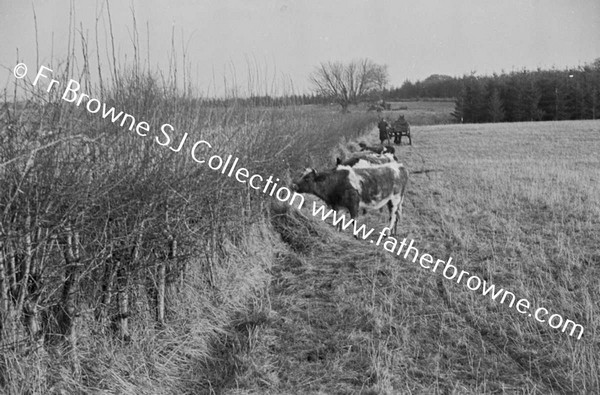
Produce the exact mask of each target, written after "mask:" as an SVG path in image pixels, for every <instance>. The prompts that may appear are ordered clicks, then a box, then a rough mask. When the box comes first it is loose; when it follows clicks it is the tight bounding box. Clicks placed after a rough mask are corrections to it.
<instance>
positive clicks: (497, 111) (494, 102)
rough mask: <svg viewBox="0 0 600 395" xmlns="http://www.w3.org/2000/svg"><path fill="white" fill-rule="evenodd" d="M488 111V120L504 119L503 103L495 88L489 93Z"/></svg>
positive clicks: (498, 120)
mask: <svg viewBox="0 0 600 395" xmlns="http://www.w3.org/2000/svg"><path fill="white" fill-rule="evenodd" d="M488 111H489V117H490V121H492V122H502V121H504V105H503V104H502V99H501V98H500V93H499V92H498V90H497V89H495V88H494V89H493V90H492V93H491V94H490V98H489V103H488Z"/></svg>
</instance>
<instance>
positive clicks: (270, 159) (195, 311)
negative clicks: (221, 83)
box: [0, 38, 374, 393]
mask: <svg viewBox="0 0 600 395" xmlns="http://www.w3.org/2000/svg"><path fill="white" fill-rule="evenodd" d="M85 44H87V43H86V42H85V40H84V39H83V38H82V39H81V43H80V46H81V48H79V49H80V50H81V51H82V53H83V59H79V61H80V64H83V66H82V70H83V71H84V72H83V73H78V72H77V70H74V69H73V65H74V64H75V63H76V62H75V60H76V58H75V55H74V53H75V51H74V49H72V50H71V51H70V52H69V54H68V55H67V56H66V59H65V60H64V62H63V63H62V64H61V65H60V66H55V67H54V71H55V73H54V75H53V77H54V78H57V76H58V78H57V79H59V80H60V82H61V85H60V86H62V87H63V88H64V87H65V86H66V82H67V80H68V79H69V78H74V79H77V78H76V77H74V75H83V76H84V78H83V80H82V81H81V82H82V86H83V87H84V92H85V93H86V94H89V95H90V96H92V97H97V98H98V99H99V100H100V101H101V102H105V103H106V104H107V105H108V106H114V107H115V108H116V109H117V110H118V111H121V110H122V111H125V112H127V113H129V114H132V115H133V116H135V118H136V119H137V120H138V122H139V121H141V120H144V121H147V122H148V123H149V124H150V125H151V128H153V130H156V129H157V128H158V127H159V126H160V125H162V124H164V123H170V124H171V125H173V127H174V128H175V132H173V133H172V134H171V135H172V136H176V138H175V142H174V143H173V144H172V145H175V144H176V143H178V141H179V139H181V138H182V137H183V135H184V134H185V133H188V134H189V136H188V141H194V142H195V141H198V140H201V139H202V140H206V141H209V142H210V143H211V144H212V146H213V149H212V151H211V152H210V154H211V155H212V154H219V155H221V156H226V155H228V154H232V155H233V156H235V157H238V158H239V160H240V164H241V165H243V166H244V167H246V168H248V169H249V170H250V171H251V172H252V173H260V174H262V175H263V176H265V177H268V176H269V175H273V176H274V177H279V178H280V179H282V180H286V179H289V177H290V174H291V173H292V172H295V171H297V170H298V169H300V168H302V167H304V166H306V165H319V164H324V163H325V162H328V160H325V159H322V158H324V157H325V156H326V153H327V152H328V150H329V149H330V148H331V147H333V146H334V145H335V144H337V143H338V142H339V141H340V139H342V138H343V137H351V136H357V135H359V134H360V133H363V132H364V130H365V129H366V128H368V127H371V126H372V124H373V122H374V116H373V115H366V114H363V113H361V114H350V115H341V114H337V113H333V112H331V111H329V110H326V109H322V110H316V111H310V112H307V111H305V110H303V109H302V108H296V107H291V108H280V109H273V108H254V107H243V106H240V105H238V104H236V101H235V100H233V101H230V102H228V103H230V105H228V106H225V107H216V106H211V105H209V104H208V102H207V101H204V100H202V98H201V97H194V96H193V95H192V94H191V93H190V92H192V91H193V90H192V89H191V88H189V89H188V88H187V87H186V89H184V90H183V91H182V90H181V89H179V88H178V87H177V79H176V75H175V74H176V69H173V70H172V71H171V72H172V75H168V76H167V77H166V78H165V76H164V75H160V74H157V73H153V72H151V71H149V70H146V69H144V68H143V67H140V66H139V64H140V63H141V61H140V60H139V57H138V56H136V57H135V59H136V61H135V64H133V65H131V66H129V67H127V66H124V67H123V66H119V65H118V63H117V60H116V59H113V64H111V65H110V66H109V69H110V73H108V72H106V71H105V70H102V69H101V66H99V65H96V66H97V68H98V70H99V73H98V74H100V75H105V76H106V75H111V78H110V79H108V78H105V79H102V80H100V81H98V83H96V84H94V83H93V81H92V79H90V78H89V73H90V70H94V67H92V65H91V60H90V57H89V56H88V52H86V50H87V45H85ZM74 47H75V41H73V43H72V48H74ZM134 49H135V51H136V53H137V47H134ZM17 61H18V59H17ZM82 70H79V71H82ZM86 76H87V77H86ZM8 92H9V89H8V87H7V89H6V90H5V94H4V98H3V102H2V107H1V108H2V110H1V113H0V131H1V132H0V136H2V137H1V138H2V144H1V145H0V185H2V189H1V190H0V217H1V222H0V223H1V228H0V303H1V306H0V349H1V350H2V352H1V353H0V354H1V355H2V357H1V358H0V388H2V389H3V390H4V391H6V392H9V393H50V392H60V391H66V392H68V393H78V392H85V393H87V392H92V391H98V390H100V391H109V392H125V393H148V392H152V393H180V392H195V391H202V390H207V389H209V388H211V387H214V386H218V385H221V384H222V383H223V382H224V381H226V380H227V378H228V377H230V376H231V374H232V372H233V371H234V370H235V363H233V362H232V361H231V360H228V359H224V360H223V359H220V358H217V357H216V356H215V355H216V354H215V350H216V349H218V350H227V349H228V348H230V347H232V345H231V343H230V339H231V338H232V335H231V334H232V333H238V332H239V330H238V329H236V328H238V327H239V325H240V322H246V321H248V320H252V319H253V318H251V317H250V318H248V315H250V316H254V315H256V314H258V316H260V314H259V313H260V311H261V307H260V306H261V303H262V300H263V299H262V298H261V296H263V294H264V292H265V287H266V285H267V284H268V282H269V270H270V266H271V264H272V260H273V259H274V256H275V254H276V253H277V251H278V250H279V249H281V247H280V246H281V241H280V239H279V237H278V236H277V233H276V232H275V231H274V229H273V227H272V225H271V222H270V219H269V218H268V215H269V207H270V199H271V198H268V196H267V195H265V194H262V193H260V192H256V191H254V190H251V189H249V188H248V187H247V186H246V185H245V184H241V183H239V182H237V181H236V180H234V179H231V178H229V177H226V176H224V175H222V174H220V173H219V172H216V171H213V170H211V169H209V168H208V167H207V166H206V164H203V165H201V164H198V163H196V162H194V161H193V160H192V158H191V155H190V154H189V145H188V146H187V148H186V149H185V150H182V151H181V152H173V151H172V150H170V149H169V148H167V147H161V146H160V145H158V144H156V143H155V142H154V141H153V138H150V137H141V136H139V135H137V134H136V133H135V132H132V131H129V130H127V129H126V128H125V127H121V126H119V125H118V124H113V123H111V122H109V121H108V120H106V119H102V117H101V116H100V115H99V114H90V113H88V112H87V111H86V110H85V109H84V108H83V105H82V106H81V107H77V106H76V105H75V104H73V103H68V102H66V101H64V100H61V98H60V95H59V94H57V93H56V92H54V93H51V94H45V93H44V92H43V91H41V87H38V88H33V87H32V86H31V82H30V81H28V80H20V81H16V82H15V85H14V89H12V87H11V93H10V96H9V93H8ZM61 92H62V91H61ZM149 136H150V135H149ZM255 312H258V313H255ZM244 317H246V318H244ZM240 333H241V332H240ZM229 355H232V354H229Z"/></svg>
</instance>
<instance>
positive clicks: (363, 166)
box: [292, 143, 408, 234]
mask: <svg viewBox="0 0 600 395" xmlns="http://www.w3.org/2000/svg"><path fill="white" fill-rule="evenodd" d="M360 146H361V149H362V151H360V152H355V153H353V154H352V155H350V157H349V158H347V159H346V160H344V161H342V160H341V159H340V158H337V163H336V166H335V167H334V168H333V169H327V170H323V171H317V170H315V169H313V168H308V169H306V170H305V171H304V172H303V173H302V175H300V177H298V178H297V179H296V180H294V181H293V183H292V189H293V190H294V191H296V192H298V193H310V194H312V195H315V196H317V197H318V198H320V199H321V200H323V201H324V202H325V203H326V204H327V205H328V206H330V207H331V208H333V209H334V210H338V209H341V208H345V209H347V210H348V212H349V213H350V217H351V218H352V219H354V220H356V218H357V216H358V212H359V209H363V211H365V210H366V209H371V210H372V209H381V208H383V206H386V205H387V207H388V210H389V215H390V217H389V220H390V224H389V229H390V232H391V231H392V230H393V232H394V234H395V233H396V226H397V223H398V221H399V220H400V217H401V215H402V202H403V200H404V194H405V192H406V186H407V184H408V170H406V168H405V167H404V165H403V164H402V163H400V162H398V159H397V158H396V156H395V155H394V152H395V150H394V147H391V146H389V145H388V146H383V145H380V146H375V147H371V146H368V145H366V144H364V143H360Z"/></svg>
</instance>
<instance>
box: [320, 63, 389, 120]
mask: <svg viewBox="0 0 600 395" xmlns="http://www.w3.org/2000/svg"><path fill="white" fill-rule="evenodd" d="M309 79H310V82H311V84H312V85H313V88H314V91H315V93H316V94H317V95H320V96H324V97H328V98H329V99H330V100H334V101H335V102H337V103H338V104H340V105H341V106H342V111H343V112H346V111H348V106H349V105H350V104H351V103H357V102H358V100H360V99H361V98H363V97H364V96H365V95H366V94H368V93H370V92H372V91H374V90H378V89H383V88H385V86H386V85H387V84H388V81H389V77H388V71H387V66H385V65H378V64H376V63H374V62H373V61H371V60H370V59H366V58H365V59H358V60H354V61H351V62H349V63H346V64H344V63H342V62H327V63H321V64H320V65H319V66H318V67H317V68H316V69H315V70H314V71H313V72H312V73H311V74H310V77H309Z"/></svg>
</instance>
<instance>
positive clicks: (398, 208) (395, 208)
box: [388, 196, 402, 234]
mask: <svg viewBox="0 0 600 395" xmlns="http://www.w3.org/2000/svg"><path fill="white" fill-rule="evenodd" d="M388 207H390V226H389V228H390V232H392V231H393V232H394V233H393V234H396V233H397V225H398V221H399V220H400V217H401V216H402V197H401V196H398V197H393V198H392V199H390V200H389V202H388Z"/></svg>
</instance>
